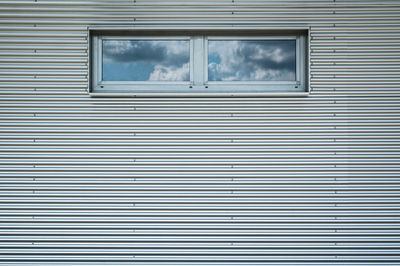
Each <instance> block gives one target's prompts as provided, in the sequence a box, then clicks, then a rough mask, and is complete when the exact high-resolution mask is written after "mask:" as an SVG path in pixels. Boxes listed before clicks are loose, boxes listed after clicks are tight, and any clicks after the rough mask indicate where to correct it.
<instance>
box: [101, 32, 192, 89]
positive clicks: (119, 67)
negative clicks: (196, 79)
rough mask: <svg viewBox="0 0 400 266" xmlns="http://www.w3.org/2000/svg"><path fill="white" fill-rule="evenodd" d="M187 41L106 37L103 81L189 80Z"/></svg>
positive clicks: (104, 42) (104, 41)
mask: <svg viewBox="0 0 400 266" xmlns="http://www.w3.org/2000/svg"><path fill="white" fill-rule="evenodd" d="M189 60H190V52H189V41H188V40H179V41H174V40H166V41H151V40H103V64H102V69H103V73H102V75H103V80H104V81H189V79H190V77H189V76H190V75H189Z"/></svg>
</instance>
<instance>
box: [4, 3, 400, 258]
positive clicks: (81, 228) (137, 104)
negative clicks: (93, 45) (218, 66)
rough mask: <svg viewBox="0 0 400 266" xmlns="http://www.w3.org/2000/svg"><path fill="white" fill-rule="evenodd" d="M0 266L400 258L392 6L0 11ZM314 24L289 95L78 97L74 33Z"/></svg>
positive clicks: (81, 53)
mask: <svg viewBox="0 0 400 266" xmlns="http://www.w3.org/2000/svg"><path fill="white" fill-rule="evenodd" d="M0 13H1V14H0V94H1V96H0V105H1V106H0V108H1V109H0V118H1V126H0V142H1V146H0V150H1V155H0V168H1V172H0V182H1V185H0V189H1V193H0V208H1V210H0V254H1V255H0V265H89V264H90V265H104V264H110V265H123V264H132V263H133V262H135V263H134V264H135V265H149V264H151V265H170V264H172V265H181V264H184V265H253V264H254V265H399V264H400V255H399V247H400V237H399V232H400V231H399V226H400V224H399V214H400V212H399V201H400V199H399V195H400V193H399V181H400V180H399V173H400V167H399V159H400V158H399V156H400V153H399V138H400V134H399V130H400V128H399V126H400V124H399V111H400V101H399V100H400V87H399V86H400V75H399V74H400V73H399V69H400V2H399V1H397V0H392V1H390V0H379V1H378V0H376V1H368V0H363V1H358V0H336V1H335V0H325V1H324V0H308V1H307V0H297V1H296V0H287V1H272V0H264V1H246V0H234V1H233V0H232V1H143V0H142V1H140V0H137V1H132V0H129V1H128V0H125V1H123V0H121V1H111V0H93V1H78V0H71V1H61V0H59V1H56V0H35V1H34V0H30V1H29V0H12V1H11V0H10V1H5V0H2V1H0ZM98 24H107V25H112V24H125V25H126V24H135V25H143V26H146V25H149V26H151V25H153V26H154V25H156V24H158V25H167V26H168V25H169V26H177V27H179V26H180V25H183V24H184V25H198V26H199V27H203V26H216V27H217V26H229V25H239V26H240V25H246V26H249V25H253V26H257V25H259V26H268V25H272V26H279V25H281V26H285V25H286V26H287V25H293V26H296V25H310V26H311V38H312V39H311V76H312V79H311V93H310V95H309V97H303V98H301V97H299V98H293V97H292V98H285V97H276V98H268V97H265V98H212V97H209V98H140V99H132V98H91V97H89V95H88V94H87V92H86V89H87V74H88V69H87V26H88V25H98Z"/></svg>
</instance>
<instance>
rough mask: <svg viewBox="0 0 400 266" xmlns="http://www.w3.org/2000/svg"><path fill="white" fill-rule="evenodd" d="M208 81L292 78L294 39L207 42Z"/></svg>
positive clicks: (293, 69)
mask: <svg viewBox="0 0 400 266" xmlns="http://www.w3.org/2000/svg"><path fill="white" fill-rule="evenodd" d="M208 80H210V81H240V80H244V81H245V80H247V81H250V80H254V81H294V80H296V41H295V40H254V41H250V40H243V41H236V40H224V41H222V40H215V41H212V40H210V41H208Z"/></svg>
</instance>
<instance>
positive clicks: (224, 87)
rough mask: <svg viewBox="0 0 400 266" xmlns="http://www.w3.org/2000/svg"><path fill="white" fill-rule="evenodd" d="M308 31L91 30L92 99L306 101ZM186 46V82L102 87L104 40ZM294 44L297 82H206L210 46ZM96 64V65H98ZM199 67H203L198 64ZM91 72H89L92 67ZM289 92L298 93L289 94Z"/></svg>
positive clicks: (108, 83)
mask: <svg viewBox="0 0 400 266" xmlns="http://www.w3.org/2000/svg"><path fill="white" fill-rule="evenodd" d="M309 38H310V37H309V28H308V27H301V28H286V29H281V28H276V29H263V30H254V29H252V30H250V29H248V30H243V29H240V30H236V29H233V30H232V29H230V30H212V31H205V30H198V29H192V30H190V31H188V30H171V31H169V30H162V31H160V30H150V31H149V30H147V31H146V30H145V29H141V30H140V29H125V28H124V27H122V28H121V27H117V28H116V27H105V28H104V27H94V28H89V51H88V56H89V64H88V65H89V79H88V83H89V84H88V85H89V86H88V91H89V93H90V95H91V96H95V97H96V96H107V97H109V96H128V97H129V96H132V97H141V96H143V97H159V96H224V97H225V96H234V97H235V96H249V97H258V96H307V95H308V94H309V80H310V78H309V65H310V63H309V53H310V51H309ZM107 39H114V40H115V39H120V40H189V46H190V47H189V51H190V59H189V65H190V66H189V71H190V78H189V81H102V80H101V71H102V69H101V68H102V66H101V64H102V62H101V60H102V51H101V49H102V45H99V44H101V42H102V40H107ZM284 39H292V40H296V81H208V40H284ZM99 59H100V60H99ZM199 62H201V63H200V64H199ZM92 66H93V67H92ZM288 86H293V87H296V88H294V89H288V88H289V87H288Z"/></svg>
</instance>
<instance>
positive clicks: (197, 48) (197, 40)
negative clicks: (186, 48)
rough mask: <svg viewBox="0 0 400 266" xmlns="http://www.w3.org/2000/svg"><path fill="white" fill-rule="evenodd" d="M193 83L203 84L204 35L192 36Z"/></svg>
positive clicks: (195, 84)
mask: <svg viewBox="0 0 400 266" xmlns="http://www.w3.org/2000/svg"><path fill="white" fill-rule="evenodd" d="M193 53H194V54H193V83H194V86H203V85H204V56H205V54H204V37H203V36H193Z"/></svg>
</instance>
